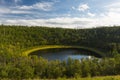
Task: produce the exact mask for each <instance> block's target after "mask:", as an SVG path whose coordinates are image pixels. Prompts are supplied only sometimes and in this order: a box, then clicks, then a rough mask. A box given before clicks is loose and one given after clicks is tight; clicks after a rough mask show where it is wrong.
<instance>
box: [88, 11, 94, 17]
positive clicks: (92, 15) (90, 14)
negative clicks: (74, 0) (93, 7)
mask: <svg viewBox="0 0 120 80" xmlns="http://www.w3.org/2000/svg"><path fill="white" fill-rule="evenodd" d="M87 14H88V15H89V16H90V17H94V16H95V14H94V13H90V12H88V13H87Z"/></svg>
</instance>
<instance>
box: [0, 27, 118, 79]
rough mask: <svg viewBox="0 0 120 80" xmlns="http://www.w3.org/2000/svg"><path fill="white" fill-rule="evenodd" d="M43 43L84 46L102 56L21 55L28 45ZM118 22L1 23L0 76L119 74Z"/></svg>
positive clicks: (71, 76) (62, 76)
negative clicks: (85, 25) (86, 25)
mask: <svg viewBox="0 0 120 80" xmlns="http://www.w3.org/2000/svg"><path fill="white" fill-rule="evenodd" d="M43 45H68V46H83V47H90V48H92V49H95V50H98V51H101V52H102V53H103V54H104V55H105V56H104V57H103V58H101V59H98V58H92V59H81V60H73V59H71V58H70V59H68V60H67V61H59V60H55V61H48V60H46V59H43V58H42V57H37V56H23V55H22V54H21V53H22V52H23V51H25V50H27V49H28V48H32V47H36V46H43ZM119 53H120V26H113V27H104V26H103V27H99V28H90V29H65V28H49V27H42V26H41V27H38V26H31V27H28V26H15V25H14V26H9V25H7V26H6V25H0V78H1V79H3V78H8V79H17V80H18V79H29V78H31V79H56V78H60V77H61V78H74V77H94V76H108V75H120V59H119V57H120V55H119Z"/></svg>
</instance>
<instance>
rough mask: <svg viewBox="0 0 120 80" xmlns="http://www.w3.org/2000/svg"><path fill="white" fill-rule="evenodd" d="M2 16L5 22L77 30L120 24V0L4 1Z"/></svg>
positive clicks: (1, 8)
mask: <svg viewBox="0 0 120 80" xmlns="http://www.w3.org/2000/svg"><path fill="white" fill-rule="evenodd" d="M66 4H67V5H66ZM0 18H1V20H0V24H1V25H2V24H3V25H21V26H45V27H56V28H57V27H58V28H75V29H76V28H78V29H79V28H80V29H83V28H96V27H100V26H106V27H107V26H110V27H112V26H120V1H119V0H116V1H114V0H106V1H104V0H101V1H99V0H0Z"/></svg>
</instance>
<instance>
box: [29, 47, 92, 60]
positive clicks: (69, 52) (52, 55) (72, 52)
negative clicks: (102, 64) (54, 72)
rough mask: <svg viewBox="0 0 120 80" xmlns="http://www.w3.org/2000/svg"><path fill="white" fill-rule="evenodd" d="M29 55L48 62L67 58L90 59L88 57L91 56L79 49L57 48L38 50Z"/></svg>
mask: <svg viewBox="0 0 120 80" xmlns="http://www.w3.org/2000/svg"><path fill="white" fill-rule="evenodd" d="M30 55H37V56H41V57H43V58H45V59H48V60H67V59H68V58H72V59H82V58H90V56H92V52H88V51H85V50H80V49H66V48H57V49H45V50H38V51H35V52H32V53H31V54H30Z"/></svg>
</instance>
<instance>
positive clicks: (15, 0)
mask: <svg viewBox="0 0 120 80" xmlns="http://www.w3.org/2000/svg"><path fill="white" fill-rule="evenodd" d="M14 2H15V3H18V2H22V0H14Z"/></svg>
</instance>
